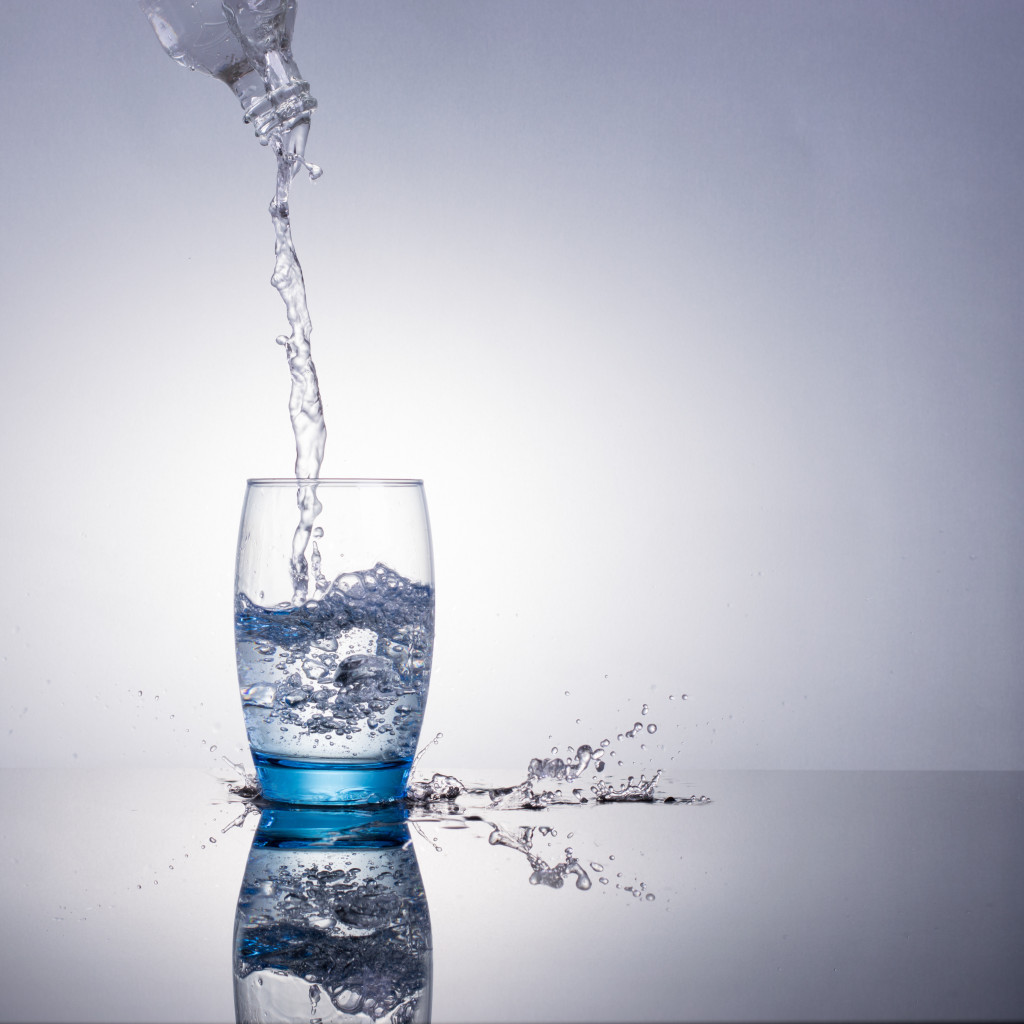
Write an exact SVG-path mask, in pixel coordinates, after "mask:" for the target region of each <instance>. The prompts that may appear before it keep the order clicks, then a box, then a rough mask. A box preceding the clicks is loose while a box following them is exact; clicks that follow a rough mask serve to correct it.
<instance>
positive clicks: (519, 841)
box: [223, 704, 711, 900]
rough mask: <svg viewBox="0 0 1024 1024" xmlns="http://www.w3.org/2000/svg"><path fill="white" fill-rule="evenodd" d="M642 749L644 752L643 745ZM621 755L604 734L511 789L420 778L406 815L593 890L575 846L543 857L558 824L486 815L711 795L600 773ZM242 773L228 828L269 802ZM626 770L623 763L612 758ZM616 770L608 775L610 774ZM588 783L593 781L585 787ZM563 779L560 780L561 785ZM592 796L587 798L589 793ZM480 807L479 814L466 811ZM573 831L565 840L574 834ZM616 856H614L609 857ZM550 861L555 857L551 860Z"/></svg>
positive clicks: (539, 765)
mask: <svg viewBox="0 0 1024 1024" xmlns="http://www.w3.org/2000/svg"><path fill="white" fill-rule="evenodd" d="M647 713H648V707H647V705H646V704H645V705H644V706H643V708H642V710H641V715H642V716H646V715H647ZM657 729H658V727H657V725H655V723H654V722H650V723H648V724H646V725H645V724H644V723H642V722H639V721H637V722H635V723H634V724H633V725H632V727H631V728H629V729H627V730H625V731H623V732H622V733H619V734H617V740H618V742H620V743H621V742H624V741H627V740H632V739H634V738H641V739H642V738H644V737H647V736H651V735H653V734H655V733H656V732H657ZM442 738H443V734H442V733H438V734H437V735H436V736H435V737H434V738H433V739H432V740H431V741H430V742H428V743H427V744H425V745H424V746H423V748H422V749H421V750H420V752H419V754H417V756H416V758H415V760H414V761H413V766H412V770H413V772H415V770H416V767H417V765H418V763H419V761H420V759H421V758H422V757H423V754H424V753H425V752H426V751H427V750H428V749H430V748H431V747H433V746H436V745H437V744H438V742H439V741H440V740H441V739H442ZM641 749H644V746H643V744H642V743H641ZM616 757H617V755H616V752H615V750H614V749H613V745H612V743H611V741H610V740H608V739H604V740H602V741H601V742H600V743H598V744H589V743H582V744H580V745H579V746H578V747H571V746H570V747H567V748H566V750H565V754H564V756H562V755H561V754H560V751H559V748H557V747H554V748H552V749H551V751H550V755H549V756H547V757H534V758H531V759H530V761H529V764H528V766H527V769H526V778H525V779H524V780H523V781H522V782H519V783H517V784H515V785H510V786H473V785H467V784H465V783H464V782H462V780H461V779H459V778H457V777H456V776H454V775H448V774H445V773H443V772H435V773H434V774H433V775H432V776H431V777H430V778H429V779H428V778H418V779H414V780H413V781H412V782H410V783H409V787H408V792H407V794H406V797H405V800H404V808H405V811H406V812H407V813H408V820H409V823H410V824H411V825H412V826H413V828H415V829H416V831H417V832H418V833H419V834H420V835H421V836H422V837H423V838H424V839H426V840H427V841H428V842H429V843H430V844H431V845H432V846H433V847H434V849H435V850H437V851H438V852H440V850H441V847H440V846H439V845H438V844H437V843H436V842H435V841H434V840H432V839H430V838H429V837H428V836H427V835H426V833H425V832H424V831H423V829H422V828H421V827H420V826H421V825H422V824H426V823H427V822H435V823H438V824H441V825H442V827H443V828H445V829H450V828H466V827H468V825H469V823H471V822H479V823H483V824H485V825H487V827H488V828H489V829H490V833H489V834H488V835H487V841H488V843H489V844H490V845H491V846H503V847H506V848H507V849H511V850H515V851H516V852H517V853H520V854H522V855H523V856H525V857H526V859H527V861H528V862H529V865H530V868H531V874H530V876H529V880H530V882H531V884H533V885H545V886H549V887H550V888H554V889H558V888H561V887H562V886H563V885H564V883H565V879H566V878H567V877H573V878H575V887H576V888H577V889H581V890H587V889H590V888H591V887H592V882H591V876H590V874H589V873H588V871H587V870H586V869H585V868H584V866H583V863H582V862H581V861H580V860H579V859H578V857H577V856H576V855H575V854H574V853H573V848H572V847H566V848H565V850H564V855H563V856H561V857H560V858H559V857H558V856H557V855H556V856H555V857H552V856H551V855H550V854H549V853H545V856H546V857H547V858H548V859H547V860H546V859H545V857H544V856H542V855H541V854H540V853H539V852H538V849H537V846H538V840H539V839H540V838H545V839H549V838H551V837H554V836H555V835H557V833H556V832H555V830H554V828H552V827H550V826H547V825H541V826H514V827H507V826H505V825H502V824H497V823H495V822H493V821H490V820H488V818H489V817H490V815H489V814H488V812H505V811H537V810H543V809H545V808H555V807H559V806H580V805H584V804H590V805H591V806H593V805H602V804H623V803H629V804H639V803H643V804H676V805H686V804H692V805H702V804H707V803H710V802H711V801H710V799H709V798H708V797H707V796H703V795H700V796H698V795H697V794H691V795H689V796H682V795H679V796H675V795H671V794H669V795H659V793H658V789H657V787H658V783H659V780H660V779H661V775H662V771H661V769H658V770H656V771H655V772H654V774H653V775H652V776H651V778H650V779H648V778H647V777H646V776H645V775H643V774H641V775H640V777H639V779H637V778H635V777H634V776H632V775H629V776H626V778H625V779H624V780H623V779H622V778H617V779H613V778H609V777H607V776H605V777H600V778H599V777H597V776H603V775H604V773H605V772H606V770H607V769H608V766H609V764H611V763H612V762H613V761H615V758H616ZM228 763H229V764H231V766H232V768H234V769H235V771H236V772H238V773H239V774H240V775H241V781H237V782H234V783H229V786H230V788H231V791H232V793H233V794H234V795H235V796H236V797H237V798H239V799H241V800H242V801H243V804H244V810H243V813H242V814H241V815H240V816H239V817H238V818H237V819H236V820H235V821H233V822H231V823H230V824H229V825H227V826H225V828H224V830H223V831H225V832H226V831H228V829H230V828H233V827H238V826H241V825H242V824H243V823H244V822H245V820H246V818H247V817H248V815H249V814H250V813H252V812H253V811H255V810H258V809H259V808H261V807H266V806H268V805H267V804H266V803H265V802H264V801H262V800H261V799H260V796H259V784H258V782H257V781H256V779H255V777H254V776H252V775H250V774H248V773H246V772H245V771H244V769H243V768H242V766H241V765H237V764H234V763H233V762H230V761H229V762H228ZM615 763H616V764H617V765H618V766H620V767H621V765H622V761H615ZM611 775H612V772H610V771H609V772H608V776H611ZM588 783H589V786H588ZM560 784H561V785H560ZM588 793H589V795H587V794H588ZM467 812H477V813H467ZM572 835H573V834H572V833H571V832H570V833H569V835H568V837H567V838H572ZM609 859H614V858H609ZM549 860H551V861H555V862H554V863H549ZM588 863H589V865H590V869H591V871H592V872H595V873H596V877H597V880H598V882H599V883H601V884H602V885H610V884H611V882H612V881H614V878H612V879H610V878H609V877H608V876H607V875H606V874H605V873H604V871H605V869H604V867H603V866H602V865H601V864H599V863H597V862H596V861H595V862H588ZM615 878H619V879H621V878H622V872H616V874H615ZM614 887H615V888H616V889H620V890H622V891H623V892H625V893H628V894H629V895H631V896H633V897H636V898H644V899H646V900H653V899H654V895H653V894H652V893H649V892H647V887H646V884H645V883H644V882H642V881H638V882H637V883H636V884H635V885H628V884H625V882H624V881H623V882H615V886H614Z"/></svg>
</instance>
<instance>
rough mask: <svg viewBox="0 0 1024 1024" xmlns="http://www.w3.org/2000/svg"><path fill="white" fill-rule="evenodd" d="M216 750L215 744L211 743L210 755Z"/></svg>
mask: <svg viewBox="0 0 1024 1024" xmlns="http://www.w3.org/2000/svg"><path fill="white" fill-rule="evenodd" d="M216 749H217V744H216V743H211V744H210V753H211V754H212V753H213V752H214V751H215V750H216Z"/></svg>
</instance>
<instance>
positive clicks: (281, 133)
mask: <svg viewBox="0 0 1024 1024" xmlns="http://www.w3.org/2000/svg"><path fill="white" fill-rule="evenodd" d="M139 6H140V7H141V8H142V11H143V13H144V14H145V15H146V17H147V18H149V21H150V24H151V25H152V26H153V28H154V30H155V31H156V34H157V38H158V39H159V40H160V43H161V45H162V46H163V48H164V49H165V50H166V51H167V53H168V54H169V55H170V56H171V58H172V59H173V60H175V61H177V62H178V63H179V64H181V65H182V66H183V67H186V68H188V69H189V70H190V71H203V72H205V73H206V74H208V75H212V76H213V77H214V78H218V79H220V81H222V82H224V83H225V84H227V85H228V86H229V87H230V88H231V91H232V92H233V93H234V94H235V95H236V96H237V97H238V100H239V102H240V103H241V104H242V110H243V111H244V114H245V121H246V123H247V124H251V125H252V126H253V128H254V129H255V131H256V137H257V138H258V139H259V140H260V143H261V144H262V145H264V146H265V145H267V143H268V142H270V141H271V139H272V138H275V137H276V138H278V139H279V140H280V143H281V146H282V148H284V149H286V150H290V151H293V152H296V153H298V155H299V156H301V155H302V153H303V151H304V149H305V142H306V134H307V132H308V131H309V115H310V114H311V113H312V111H313V110H314V109H315V108H316V100H315V99H313V97H312V96H310V94H309V83H308V82H307V81H306V80H305V79H304V78H303V77H302V74H301V72H300V71H299V68H298V65H297V64H296V63H295V58H294V57H293V56H292V49H291V39H292V31H293V29H294V26H295V13H296V9H297V4H296V0H139Z"/></svg>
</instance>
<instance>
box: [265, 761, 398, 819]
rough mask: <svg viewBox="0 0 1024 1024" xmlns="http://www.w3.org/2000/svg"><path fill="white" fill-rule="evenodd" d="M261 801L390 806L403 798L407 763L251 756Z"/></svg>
mask: <svg viewBox="0 0 1024 1024" xmlns="http://www.w3.org/2000/svg"><path fill="white" fill-rule="evenodd" d="M252 760H253V764H254V765H255V766H256V775H257V777H258V778H259V780H260V787H261V788H262V790H263V797H264V799H265V800H272V801H273V802H274V803H281V804H305V805H309V804H316V805H335V806H336V805H353V804H390V803H394V802H395V801H396V800H401V799H402V797H403V796H405V788H406V782H407V781H408V778H409V769H410V767H411V766H412V762H411V761H302V760H298V759H296V758H287V757H272V756H270V755H268V754H260V753H258V752H257V751H255V750H254V751H253V752H252Z"/></svg>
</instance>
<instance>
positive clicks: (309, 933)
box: [234, 807, 432, 1024]
mask: <svg viewBox="0 0 1024 1024" xmlns="http://www.w3.org/2000/svg"><path fill="white" fill-rule="evenodd" d="M431 970H432V952H431V936H430V915H429V912H428V910H427V898H426V894H425V892H424V890H423V882H422V879H421V878H420V870H419V865H418V864H417V862H416V852H415V850H414V849H413V846H412V843H411V842H410V840H409V831H408V829H407V828H406V825H405V811H404V809H402V808H400V807H390V808H382V809H377V810H376V811H374V810H370V809H360V810H354V809H352V810H326V809H320V808H299V807H287V808H282V807H274V808H268V809H266V810H264V811H263V813H262V815H261V817H260V823H259V827H258V829H257V831H256V835H255V837H254V839H253V843H252V849H251V850H250V852H249V860H248V863H247V864H246V869H245V877H244V879H243V881H242V890H241V893H240V894H239V897H238V911H237V914H236V916H235V955H234V974H235V1014H236V1017H237V1020H238V1021H239V1022H243V1021H245V1022H248V1021H304V1022H308V1021H310V1020H317V1021H322V1022H323V1024H328V1022H330V1021H346V1022H348V1024H353V1022H354V1021H365V1022H367V1024H369V1022H372V1021H381V1022H384V1024H412V1022H426V1021H429V1020H430V995H431Z"/></svg>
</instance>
